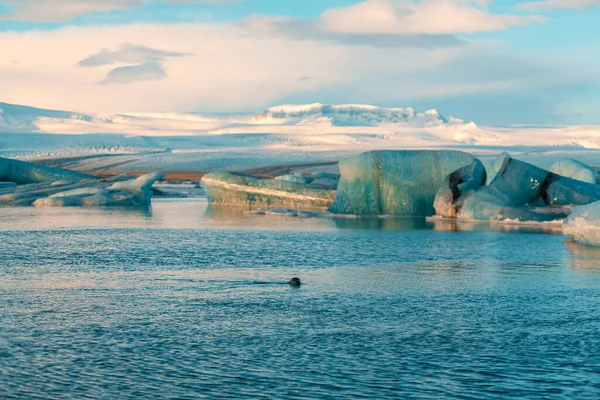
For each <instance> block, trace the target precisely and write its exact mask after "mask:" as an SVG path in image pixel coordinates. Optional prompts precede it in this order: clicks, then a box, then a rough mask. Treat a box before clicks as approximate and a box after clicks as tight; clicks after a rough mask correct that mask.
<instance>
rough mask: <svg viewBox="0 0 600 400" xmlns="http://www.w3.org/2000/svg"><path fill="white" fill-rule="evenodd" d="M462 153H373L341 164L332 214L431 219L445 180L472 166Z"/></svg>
mask: <svg viewBox="0 0 600 400" xmlns="http://www.w3.org/2000/svg"><path fill="white" fill-rule="evenodd" d="M473 161H474V158H473V156H472V155H470V154H467V153H463V152H460V151H428V150H422V151H391V150H390V151H387V150H386V151H371V152H367V153H363V154H360V155H358V156H356V157H352V158H349V159H347V160H343V161H341V162H340V172H341V174H342V177H341V180H340V184H339V187H338V191H337V195H336V197H335V201H334V203H333V205H332V206H331V207H330V208H329V211H330V212H332V213H335V214H352V215H382V214H387V215H398V216H431V215H433V214H434V212H435V211H434V208H433V202H434V200H435V196H436V193H437V191H438V189H439V188H440V186H441V185H442V182H443V181H444V179H446V177H447V176H448V175H449V174H450V173H452V172H454V171H456V170H457V169H459V168H462V167H465V166H469V165H471V164H472V163H473Z"/></svg>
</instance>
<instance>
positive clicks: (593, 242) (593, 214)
mask: <svg viewBox="0 0 600 400" xmlns="http://www.w3.org/2000/svg"><path fill="white" fill-rule="evenodd" d="M563 232H564V234H565V235H568V236H569V237H570V238H571V239H573V240H574V241H575V242H577V243H579V244H582V245H584V246H593V247H600V202H595V203H591V204H588V205H585V206H581V207H575V208H574V209H573V211H572V213H571V215H570V216H569V217H568V218H567V219H566V220H565V222H564V225H563Z"/></svg>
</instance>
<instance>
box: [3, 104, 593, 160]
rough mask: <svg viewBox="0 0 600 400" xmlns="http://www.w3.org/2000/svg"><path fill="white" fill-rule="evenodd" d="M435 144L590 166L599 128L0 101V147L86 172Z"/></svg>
mask: <svg viewBox="0 0 600 400" xmlns="http://www.w3.org/2000/svg"><path fill="white" fill-rule="evenodd" d="M435 148H454V149H461V150H465V151H470V152H473V153H476V154H478V155H487V154H496V153H499V152H500V151H502V150H507V151H509V152H512V153H515V152H519V153H521V154H531V155H532V157H534V156H535V157H538V156H539V157H542V156H543V155H544V154H545V155H548V157H550V158H554V159H555V158H557V157H558V155H559V154H560V155H563V154H566V153H570V152H575V153H577V154H583V153H582V150H585V149H588V150H589V151H587V152H586V153H585V154H586V157H587V158H586V161H585V162H586V163H588V164H592V165H600V156H598V157H597V154H598V153H600V152H596V150H595V149H600V127H598V126H572V127H523V126H519V127H509V128H494V127H480V126H478V125H477V124H476V123H474V122H465V121H463V120H461V119H459V118H455V117H451V116H449V117H445V116H443V115H442V114H440V113H439V112H437V111H435V110H429V111H423V112H417V111H415V110H413V109H411V108H383V107H375V106H370V105H356V104H349V105H327V104H320V103H315V104H307V105H282V106H276V107H271V108H269V109H267V110H265V111H264V112H262V113H258V114H255V115H227V116H221V115H219V116H214V115H200V114H190V113H187V114H186V113H122V114H113V115H100V114H98V115H93V114H82V113H76V112H66V111H52V110H42V109H36V108H31V107H25V106H17V105H11V104H6V103H0V155H3V156H6V157H15V158H21V159H28V160H35V159H56V158H61V159H64V158H74V159H76V160H74V161H73V163H74V164H73V165H72V167H73V168H78V169H82V170H90V171H91V170H111V171H112V170H115V171H121V170H126V171H134V170H135V171H138V170H139V171H145V170H153V169H168V170H191V171H212V170H218V169H246V168H253V167H262V166H270V165H281V164H290V163H308V162H316V161H331V160H338V159H340V158H343V157H347V156H350V155H354V154H357V153H359V152H363V151H367V150H373V149H435ZM590 157H591V158H592V159H593V160H595V159H596V158H598V161H597V162H595V161H593V160H592V162H590ZM575 158H577V157H576V156H575ZM582 161H583V160H582Z"/></svg>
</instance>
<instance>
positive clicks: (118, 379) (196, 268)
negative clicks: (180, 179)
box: [0, 201, 600, 399]
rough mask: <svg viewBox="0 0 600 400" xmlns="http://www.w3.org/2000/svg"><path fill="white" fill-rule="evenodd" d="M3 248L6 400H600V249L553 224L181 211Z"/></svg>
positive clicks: (33, 229) (155, 212) (16, 223)
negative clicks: (296, 279)
mask: <svg viewBox="0 0 600 400" xmlns="http://www.w3.org/2000/svg"><path fill="white" fill-rule="evenodd" d="M0 242H1V246H0V260H2V264H1V265H0V398H3V399H24V398H36V399H68V398H72V399H88V398H89V399H166V398H171V399H195V398H227V399H229V398H258V397H264V398H291V399H323V398H332V399H333V398H336V399H338V398H377V399H384V398H440V397H446V398H461V399H478V398H481V399H484V398H485V399H487V398H498V399H500V398H507V397H512V398H563V399H573V398H590V399H594V398H598V397H599V396H600V339H599V338H600V336H599V333H600V251H596V250H589V249H585V248H583V247H580V246H577V245H575V244H573V243H570V242H566V241H565V238H564V237H562V236H560V235H552V234H549V233H548V232H545V231H543V230H540V229H537V228H533V227H529V228H516V227H502V226H500V227H492V228H490V227H488V226H485V225H468V224H464V225H460V224H459V225H456V224H454V225H452V224H451V225H448V224H432V223H426V222H424V221H415V220H406V219H404V220H403V219H395V220H394V219H376V220H366V221H361V220H327V219H310V220H299V219H294V218H288V217H265V216H245V215H243V214H242V213H241V212H239V211H236V210H224V209H220V210H211V209H207V206H206V204H205V203H198V202H172V201H163V202H158V203H156V204H155V205H154V206H153V208H152V209H151V210H146V211H138V212H131V211H129V212H127V211H123V210H111V211H105V210H87V211H86V210H62V209H59V210H37V209H1V210H0ZM293 276H300V277H301V278H302V280H303V281H304V282H305V285H303V286H302V288H300V289H294V288H292V287H289V286H288V285H286V284H285V282H286V281H287V280H288V279H289V278H291V277H293Z"/></svg>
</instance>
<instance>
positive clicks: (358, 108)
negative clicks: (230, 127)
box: [250, 103, 462, 127]
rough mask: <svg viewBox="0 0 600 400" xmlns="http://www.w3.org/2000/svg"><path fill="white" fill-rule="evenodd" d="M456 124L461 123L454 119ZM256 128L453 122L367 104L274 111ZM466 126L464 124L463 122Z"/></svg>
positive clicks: (290, 107)
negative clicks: (273, 125) (281, 125)
mask: <svg viewBox="0 0 600 400" xmlns="http://www.w3.org/2000/svg"><path fill="white" fill-rule="evenodd" d="M451 120H452V121H460V120H457V119H454V118H453V119H451ZM250 122H252V123H256V124H300V125H312V124H326V125H330V126H373V127H374V126H379V125H389V124H399V125H412V126H415V127H433V126H439V125H443V124H447V123H448V122H449V120H448V119H446V118H444V117H443V116H442V115H440V114H439V113H438V112H437V111H436V110H428V111H425V112H419V113H416V112H415V111H414V110H413V109H412V108H384V107H375V106H370V105H364V104H343V105H329V104H321V103H314V104H303V105H291V104H288V105H281V106H276V107H271V108H269V109H267V110H266V111H265V112H263V113H260V114H256V115H254V116H253V117H252V118H251V119H250ZM460 122H462V121H460Z"/></svg>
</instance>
